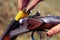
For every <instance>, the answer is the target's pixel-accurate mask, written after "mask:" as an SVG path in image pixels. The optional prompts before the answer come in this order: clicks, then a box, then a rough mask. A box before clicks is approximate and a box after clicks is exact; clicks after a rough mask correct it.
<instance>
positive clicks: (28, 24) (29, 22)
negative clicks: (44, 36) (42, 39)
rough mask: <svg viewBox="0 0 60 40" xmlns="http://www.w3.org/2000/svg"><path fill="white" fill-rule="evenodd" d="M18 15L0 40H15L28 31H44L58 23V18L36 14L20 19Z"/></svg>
mask: <svg viewBox="0 0 60 40" xmlns="http://www.w3.org/2000/svg"><path fill="white" fill-rule="evenodd" d="M20 13H23V12H22V11H21V12H20ZM20 13H19V14H20ZM20 15H21V14H20ZM20 15H18V16H17V17H16V20H13V21H12V23H11V24H10V25H9V27H8V28H7V30H6V32H4V34H3V36H2V37H1V39H0V40H15V39H16V38H17V36H18V35H20V34H24V33H27V32H30V31H33V32H34V31H44V30H45V29H51V28H52V27H54V26H55V25H57V24H59V23H60V16H40V14H39V13H38V12H37V14H36V15H32V16H28V17H25V16H23V17H21V18H20ZM24 15H25V14H24ZM26 16H27V15H26ZM32 35H33V34H32Z"/></svg>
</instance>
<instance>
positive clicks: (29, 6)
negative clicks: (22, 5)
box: [26, 0, 42, 12]
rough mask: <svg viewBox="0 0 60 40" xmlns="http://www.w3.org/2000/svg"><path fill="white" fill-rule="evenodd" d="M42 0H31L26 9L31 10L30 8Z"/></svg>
mask: <svg viewBox="0 0 60 40" xmlns="http://www.w3.org/2000/svg"><path fill="white" fill-rule="evenodd" d="M41 1H42V0H32V2H31V3H30V5H28V6H27V10H26V12H27V11H28V10H31V9H32V8H34V7H35V6H36V5H37V4H38V3H39V2H41Z"/></svg>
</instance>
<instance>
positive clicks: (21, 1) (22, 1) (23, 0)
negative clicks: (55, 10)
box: [18, 0, 43, 11]
mask: <svg viewBox="0 0 60 40" xmlns="http://www.w3.org/2000/svg"><path fill="white" fill-rule="evenodd" d="M29 1H30V0H18V9H19V11H20V10H22V9H23V8H26V11H28V10H31V9H32V8H34V7H35V6H36V5H37V4H38V3H39V2H41V1H43V0H32V2H31V3H30V4H29V5H28V3H29ZM27 5H28V6H27Z"/></svg>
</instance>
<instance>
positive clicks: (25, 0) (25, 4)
mask: <svg viewBox="0 0 60 40" xmlns="http://www.w3.org/2000/svg"><path fill="white" fill-rule="evenodd" d="M29 2H30V0H24V4H23V8H25V7H26V6H27V5H28V3H29Z"/></svg>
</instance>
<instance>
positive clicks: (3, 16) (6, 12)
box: [0, 0, 60, 40]
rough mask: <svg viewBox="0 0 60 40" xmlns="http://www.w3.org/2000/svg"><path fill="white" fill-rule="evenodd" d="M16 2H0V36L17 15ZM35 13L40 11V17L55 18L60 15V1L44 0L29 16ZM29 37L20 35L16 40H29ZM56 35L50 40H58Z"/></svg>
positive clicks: (1, 0)
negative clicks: (52, 16) (48, 16)
mask: <svg viewBox="0 0 60 40" xmlns="http://www.w3.org/2000/svg"><path fill="white" fill-rule="evenodd" d="M17 1H18V0H0V34H2V33H3V32H4V30H6V28H7V26H8V24H9V23H10V22H11V20H12V19H13V18H14V16H15V15H16V14H17V12H18V7H17V6H18V5H17ZM37 11H40V12H41V15H42V16H45V15H48V14H51V15H55V16H56V15H60V0H44V1H43V2H41V3H39V4H38V5H37V6H36V7H35V8H34V9H33V12H32V13H31V14H35V13H36V12H37ZM30 35H31V33H28V34H26V35H24V34H23V35H20V36H19V37H18V38H17V40H28V39H29V40H31V38H30ZM58 35H60V34H58ZM58 35H56V36H54V37H53V38H51V40H60V39H59V37H60V36H58ZM37 39H38V38H37V36H36V40H37ZM38 40H39V39H38Z"/></svg>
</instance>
